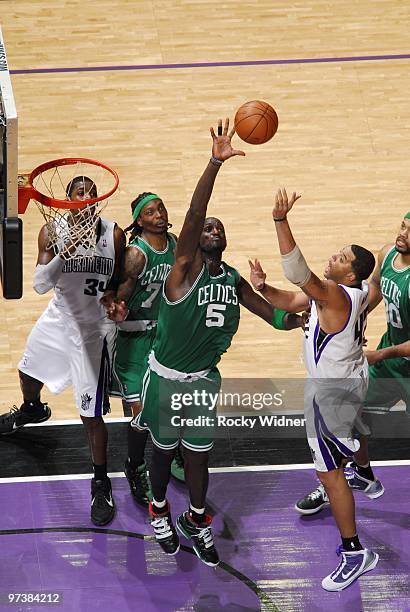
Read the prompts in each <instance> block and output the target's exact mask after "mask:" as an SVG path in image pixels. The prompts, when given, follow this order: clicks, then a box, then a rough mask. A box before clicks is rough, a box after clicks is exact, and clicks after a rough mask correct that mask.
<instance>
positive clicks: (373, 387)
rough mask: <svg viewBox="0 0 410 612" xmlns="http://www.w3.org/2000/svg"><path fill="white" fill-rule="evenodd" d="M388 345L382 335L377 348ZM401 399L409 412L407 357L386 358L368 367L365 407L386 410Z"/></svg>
mask: <svg viewBox="0 0 410 612" xmlns="http://www.w3.org/2000/svg"><path fill="white" fill-rule="evenodd" d="M386 346H390V345H389V344H388V342H387V340H386V337H385V336H383V338H382V339H381V341H380V343H379V346H378V347H377V348H378V349H379V348H385V347H386ZM400 400H403V402H404V403H405V404H406V411H407V413H410V361H409V360H408V359H403V358H399V359H386V360H385V361H379V363H375V364H374V365H372V366H370V367H369V387H368V390H367V394H366V400H365V408H369V409H370V408H376V409H378V410H386V411H388V410H389V408H392V407H393V406H394V405H395V404H397V402H399V401H400Z"/></svg>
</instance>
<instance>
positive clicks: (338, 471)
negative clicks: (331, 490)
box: [316, 468, 345, 488]
mask: <svg viewBox="0 0 410 612" xmlns="http://www.w3.org/2000/svg"><path fill="white" fill-rule="evenodd" d="M316 474H317V477H318V478H319V480H320V482H321V483H322V485H323V486H324V487H326V488H327V487H332V486H338V485H339V483H340V482H341V481H342V480H345V476H344V473H343V469H342V468H335V469H334V470H330V471H329V472H318V471H317V472H316Z"/></svg>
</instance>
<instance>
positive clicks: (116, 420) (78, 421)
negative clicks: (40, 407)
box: [24, 416, 132, 429]
mask: <svg viewBox="0 0 410 612" xmlns="http://www.w3.org/2000/svg"><path fill="white" fill-rule="evenodd" d="M131 419H132V417H130V416H129V417H116V418H114V417H113V418H111V417H106V418H105V419H104V420H105V423H129V421H131ZM82 424H83V422H82V421H81V419H80V418H78V419H56V420H55V421H54V420H52V421H47V422H46V423H30V425H25V426H24V429H28V428H30V427H50V425H82Z"/></svg>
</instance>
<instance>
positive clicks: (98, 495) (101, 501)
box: [91, 477, 115, 526]
mask: <svg viewBox="0 0 410 612" xmlns="http://www.w3.org/2000/svg"><path fill="white" fill-rule="evenodd" d="M114 514H115V503H114V499H113V497H112V490H111V480H110V479H109V478H108V477H107V478H104V480H95V478H93V479H92V481H91V520H92V522H93V523H94V525H98V526H101V525H107V523H109V522H110V521H112V519H113V518H114Z"/></svg>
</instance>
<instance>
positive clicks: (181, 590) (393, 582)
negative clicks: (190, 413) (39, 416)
mask: <svg viewBox="0 0 410 612" xmlns="http://www.w3.org/2000/svg"><path fill="white" fill-rule="evenodd" d="M377 474H378V477H379V478H380V479H381V480H382V481H383V483H384V485H385V487H386V493H385V494H384V496H383V497H382V498H380V499H378V500H375V501H371V500H368V499H367V498H365V497H363V496H360V494H358V495H357V496H356V502H357V510H358V512H357V514H358V525H359V533H360V535H361V539H362V542H363V543H364V544H365V545H366V546H368V547H371V548H373V550H375V551H376V552H378V553H379V554H380V562H379V565H378V566H377V568H376V569H375V570H374V571H372V572H370V573H369V574H365V575H364V576H362V577H361V578H360V579H359V581H357V582H356V583H355V584H353V585H352V586H351V587H349V588H348V589H346V590H345V591H343V592H342V593H327V592H325V591H323V590H322V588H321V586H320V581H321V579H322V578H323V576H325V575H326V574H327V573H329V572H330V571H331V570H333V569H334V568H335V566H336V563H337V557H336V554H335V549H336V547H337V546H338V544H339V538H338V534H337V531H336V528H335V526H334V523H333V519H332V517H331V515H330V512H329V510H328V509H326V510H325V511H323V512H322V513H321V514H319V515H317V516H316V517H310V518H309V517H308V518H305V517H303V518H302V517H300V516H299V515H297V514H296V512H294V510H293V505H294V502H295V500H296V499H297V498H298V497H300V496H301V495H302V494H304V493H306V492H307V491H309V490H310V488H311V487H312V485H314V483H315V481H314V478H313V473H312V471H311V470H308V469H303V470H290V469H286V470H280V471H239V472H216V473H212V474H211V480H210V491H209V502H210V509H211V511H212V513H214V514H215V519H214V531H215V536H216V543H217V546H218V550H219V553H220V556H221V559H222V560H223V563H222V564H221V566H220V567H218V568H217V569H216V570H214V569H212V568H209V567H207V566H205V565H203V564H202V563H201V562H200V561H199V560H198V559H197V557H196V556H195V555H194V554H192V552H190V551H189V550H188V549H189V548H190V547H189V544H188V542H186V541H185V540H181V542H182V543H183V544H184V545H186V546H184V548H182V549H181V551H180V552H179V553H178V555H176V556H175V557H167V556H165V555H164V554H163V553H162V552H161V550H160V548H159V547H158V546H157V544H156V543H155V542H153V541H152V540H151V539H150V538H148V539H144V537H143V536H150V535H151V531H150V526H149V524H148V521H147V516H146V513H145V512H144V510H143V509H141V508H139V507H137V506H135V504H134V502H133V500H132V499H131V497H130V496H129V494H128V485H127V482H126V480H125V478H113V480H112V482H113V492H114V495H115V500H116V503H117V515H116V518H115V519H114V521H113V522H112V523H111V524H110V525H109V526H108V527H107V528H106V529H97V528H95V527H94V526H93V525H92V523H91V522H90V520H89V499H90V493H89V487H90V485H89V481H88V480H82V479H79V480H69V479H66V480H48V481H35V482H2V483H1V485H0V493H1V518H0V546H1V555H0V601H1V602H2V603H0V610H13V609H14V610H16V609H18V610H47V609H50V608H51V607H53V608H56V609H57V610H76V611H87V612H88V611H94V610H98V611H99V612H105V611H110V612H111V611H112V612H114V611H115V612H122V611H128V610H137V611H140V610H141V611H144V612H151V611H174V610H178V611H188V610H195V611H200V612H205V611H206V612H211V611H220V610H223V611H224V612H251V611H254V610H281V611H286V612H293V611H295V612H296V611H298V612H299V611H303V612H305V611H308V612H318V611H326V612H328V611H330V610H332V611H333V610H334V611H342V610H343V611H344V610H349V612H359V611H362V610H363V611H369V612H370V611H371V612H379V611H380V612H389V611H393V610H394V611H395V612H398V611H400V612H403V611H410V466H408V465H397V466H387V467H378V468H377ZM169 497H170V501H171V506H172V511H173V516H174V517H176V515H177V513H179V512H180V511H182V510H184V509H185V506H186V499H185V488H184V486H183V485H179V484H178V483H176V484H175V483H172V485H171V487H170V495H169ZM19 592H31V593H35V592H40V593H44V592H50V593H58V594H60V598H62V601H61V603H60V604H59V605H55V604H41V605H39V604H27V603H24V604H23V603H20V604H12V605H8V604H7V603H6V599H5V598H6V596H7V594H8V593H19Z"/></svg>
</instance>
